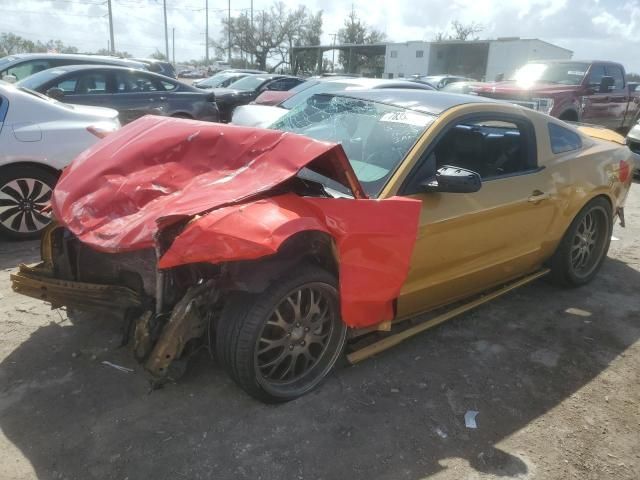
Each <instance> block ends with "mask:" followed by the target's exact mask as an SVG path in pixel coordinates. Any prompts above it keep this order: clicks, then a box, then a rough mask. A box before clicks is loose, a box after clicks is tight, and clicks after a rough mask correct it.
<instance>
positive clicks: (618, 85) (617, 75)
mask: <svg viewBox="0 0 640 480" xmlns="http://www.w3.org/2000/svg"><path fill="white" fill-rule="evenodd" d="M607 75H609V76H610V77H613V79H614V81H615V89H616V90H622V89H624V75H623V74H622V69H621V68H620V67H619V66H617V65H609V66H607Z"/></svg>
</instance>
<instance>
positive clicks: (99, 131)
mask: <svg viewBox="0 0 640 480" xmlns="http://www.w3.org/2000/svg"><path fill="white" fill-rule="evenodd" d="M87 132H89V133H93V134H94V135H95V136H96V137H98V138H104V137H106V136H107V135H109V134H110V133H113V130H110V129H108V128H104V127H100V126H98V125H90V126H88V127H87Z"/></svg>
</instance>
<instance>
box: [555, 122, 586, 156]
mask: <svg viewBox="0 0 640 480" xmlns="http://www.w3.org/2000/svg"><path fill="white" fill-rule="evenodd" d="M549 140H550V143H551V151H552V152H553V153H555V154H558V153H566V152H571V151H574V150H580V149H581V148H582V139H581V138H580V135H578V134H577V133H575V132H572V131H571V130H569V129H568V128H564V127H561V126H560V125H556V124H555V123H550V124H549Z"/></svg>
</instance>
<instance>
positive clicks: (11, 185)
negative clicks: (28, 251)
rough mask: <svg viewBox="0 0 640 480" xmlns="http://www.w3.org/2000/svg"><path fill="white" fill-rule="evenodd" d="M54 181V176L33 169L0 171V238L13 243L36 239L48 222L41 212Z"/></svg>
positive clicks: (55, 180)
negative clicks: (2, 237) (14, 241)
mask: <svg viewBox="0 0 640 480" xmlns="http://www.w3.org/2000/svg"><path fill="white" fill-rule="evenodd" d="M57 181H58V178H57V176H56V175H55V174H54V173H53V172H50V171H47V170H45V169H43V168H40V167H37V166H32V165H18V166H15V167H12V166H8V167H5V168H4V169H3V170H2V171H0V234H1V235H2V236H4V237H6V238H10V239H13V240H27V239H31V238H37V237H39V236H40V234H41V233H42V231H43V230H44V228H45V227H46V226H47V225H48V224H49V223H50V222H51V219H50V218H49V216H47V215H44V214H42V213H40V211H41V210H42V208H43V207H44V206H45V205H46V204H47V202H48V201H49V200H50V199H51V194H52V192H53V188H54V186H55V184H56V182H57Z"/></svg>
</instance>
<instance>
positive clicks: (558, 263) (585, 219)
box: [550, 197, 613, 287]
mask: <svg viewBox="0 0 640 480" xmlns="http://www.w3.org/2000/svg"><path fill="white" fill-rule="evenodd" d="M612 230H613V216H612V214H611V205H610V204H609V202H608V201H607V200H606V199H604V198H602V197H597V198H594V199H593V200H591V201H590V202H588V203H587V204H586V205H585V206H584V207H583V208H582V210H580V212H579V213H578V215H576V217H575V218H574V219H573V221H572V222H571V225H570V226H569V228H568V229H567V231H566V233H565V234H564V237H563V238H562V240H561V242H560V244H559V245H558V248H557V249H556V252H555V253H554V255H553V257H551V261H550V267H551V275H550V278H551V280H552V282H553V283H555V284H557V285H562V286H566V287H579V286H581V285H585V284H587V283H589V282H590V281H591V280H593V277H595V276H596V274H597V273H598V270H600V267H601V266H602V263H603V262H604V259H605V257H606V256H607V252H608V251H609V244H610V243H611V232H612Z"/></svg>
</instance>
